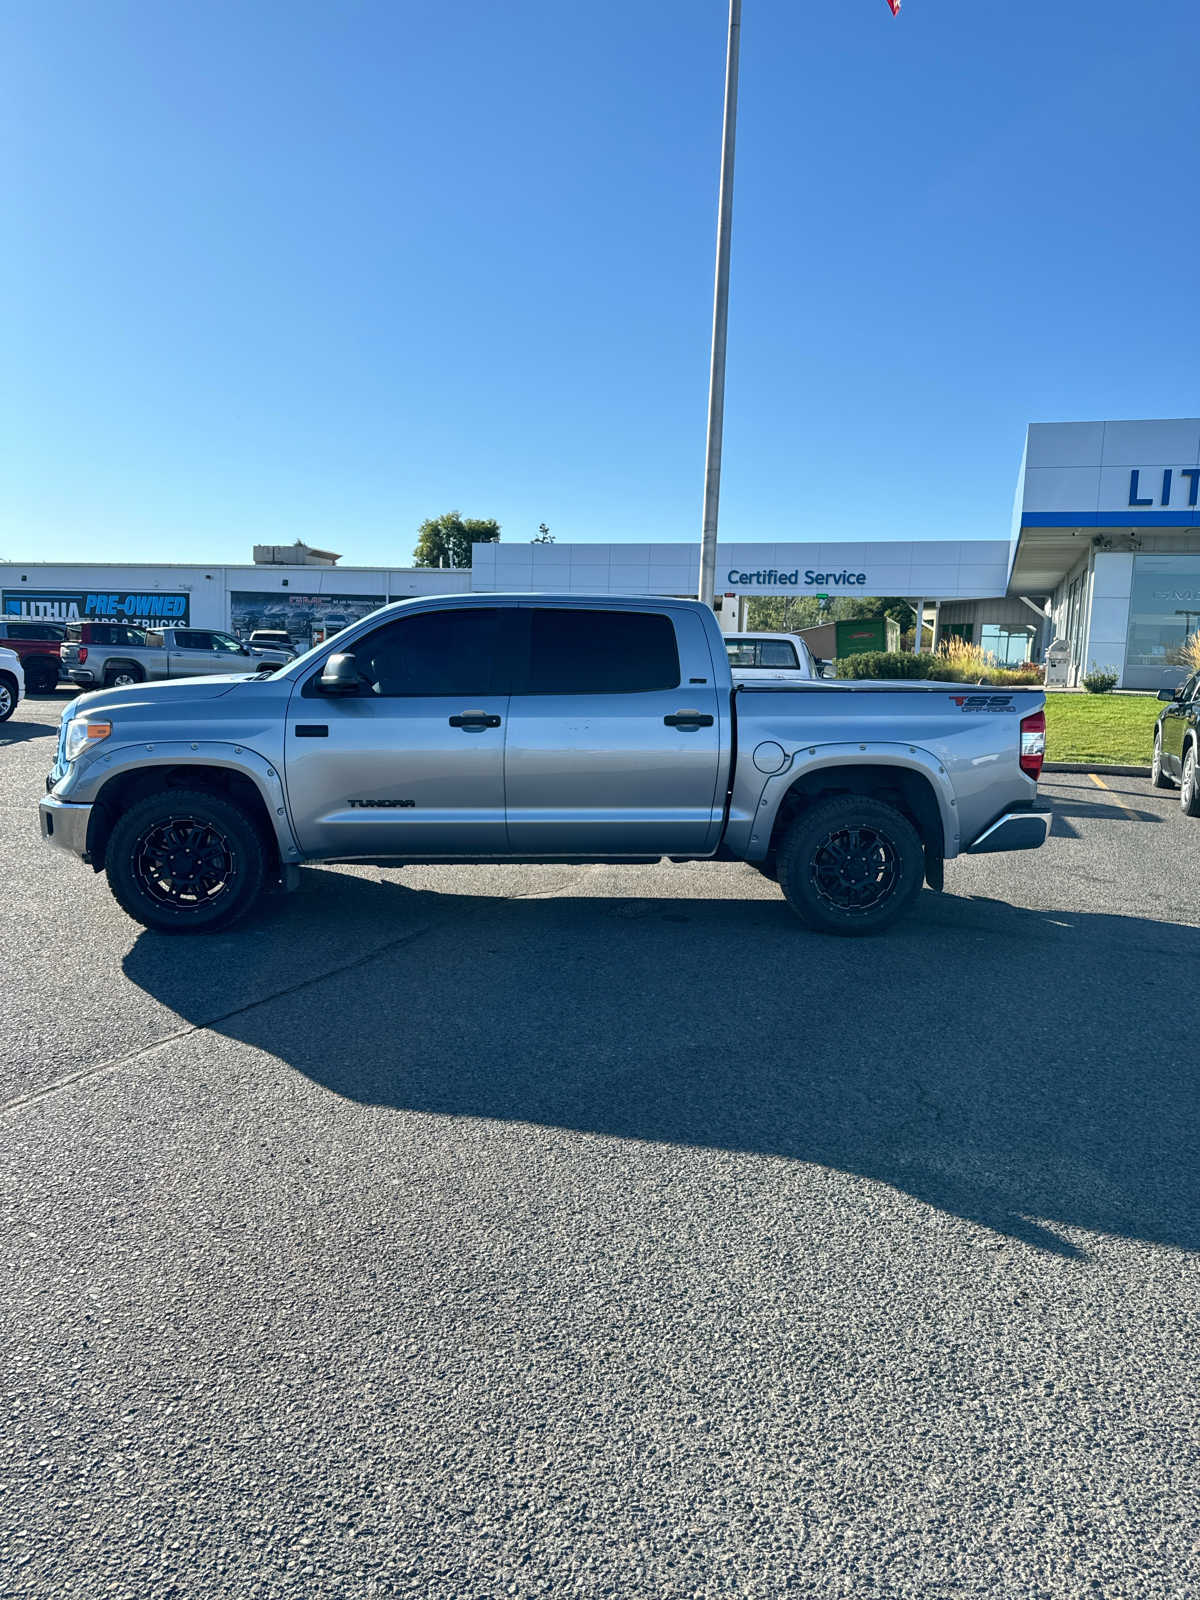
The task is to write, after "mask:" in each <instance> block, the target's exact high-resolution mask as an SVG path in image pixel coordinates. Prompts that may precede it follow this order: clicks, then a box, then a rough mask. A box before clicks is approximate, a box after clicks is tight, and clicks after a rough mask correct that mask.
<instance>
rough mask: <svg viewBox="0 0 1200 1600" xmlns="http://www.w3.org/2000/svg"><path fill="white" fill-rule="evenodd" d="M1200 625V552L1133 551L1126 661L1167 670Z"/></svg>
mask: <svg viewBox="0 0 1200 1600" xmlns="http://www.w3.org/2000/svg"><path fill="white" fill-rule="evenodd" d="M1198 631H1200V554H1197V555H1186V556H1135V557H1134V561H1133V587H1132V590H1131V593H1130V597H1129V646H1128V650H1127V651H1126V656H1125V664H1126V667H1127V668H1129V667H1141V668H1147V667H1148V668H1157V669H1159V670H1160V671H1164V672H1166V671H1169V669H1170V668H1171V667H1173V666H1174V665H1175V664H1176V663H1175V662H1174V660H1173V657H1174V656H1175V654H1176V652H1177V651H1178V650H1179V648H1180V646H1181V645H1182V644H1183V641H1184V640H1185V639H1186V638H1187V636H1188V634H1189V633H1196V632H1198Z"/></svg>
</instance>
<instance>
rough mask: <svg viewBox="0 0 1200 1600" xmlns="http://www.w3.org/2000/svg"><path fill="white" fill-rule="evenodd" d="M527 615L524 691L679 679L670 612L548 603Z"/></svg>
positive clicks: (662, 684) (607, 688)
mask: <svg viewBox="0 0 1200 1600" xmlns="http://www.w3.org/2000/svg"><path fill="white" fill-rule="evenodd" d="M529 615H530V636H529V685H528V693H530V694H645V693H649V692H652V691H654V690H656V689H674V688H677V687H678V685H679V652H678V650H677V649H676V646H675V627H674V624H673V623H672V622H671V619H670V617H666V616H662V615H661V614H659V613H655V612H653V611H599V610H595V611H593V610H589V609H587V608H586V607H581V608H580V609H579V610H575V611H558V610H555V609H554V608H553V607H551V606H545V607H542V606H538V607H535V608H534V609H533V610H531V612H530V614H529Z"/></svg>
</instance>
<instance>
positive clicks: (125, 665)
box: [102, 656, 146, 683]
mask: <svg viewBox="0 0 1200 1600" xmlns="http://www.w3.org/2000/svg"><path fill="white" fill-rule="evenodd" d="M123 671H129V672H132V673H133V674H134V676H135V677H136V678H137V681H138V682H139V683H144V682H145V681H146V669H145V667H143V666H142V664H141V662H140V661H129V660H126V659H125V657H124V656H106V657H105V658H104V667H103V669H102V672H103V677H104V681H105V682H106V683H107V682H108V680H109V678H111V677H112V676H113V675H114V673H117V672H123Z"/></svg>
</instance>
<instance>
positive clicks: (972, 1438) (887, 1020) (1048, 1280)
mask: <svg viewBox="0 0 1200 1600" xmlns="http://www.w3.org/2000/svg"><path fill="white" fill-rule="evenodd" d="M63 698H64V696H63V695H62V694H61V693H60V695H59V696H58V703H57V704H56V703H55V700H54V699H53V698H49V697H48V698H44V699H36V698H35V699H31V700H29V701H27V702H25V703H24V704H23V705H22V706H21V708H20V710H19V711H18V713H17V716H16V717H15V718H14V719H13V720H12V721H11V722H9V723H7V724H5V725H4V726H3V727H2V728H0V762H2V763H3V784H2V786H0V870H2V872H3V882H4V889H5V893H4V903H5V919H4V927H5V941H4V962H3V972H2V974H0V976H2V980H3V983H2V991H0V992H2V995H3V1000H2V1008H3V1009H2V1018H3V1027H2V1044H0V1060H2V1064H3V1068H2V1078H0V1099H2V1100H3V1103H4V1106H5V1112H4V1117H3V1122H2V1130H3V1131H2V1138H0V1151H2V1157H0V1159H2V1171H3V1212H2V1218H3V1226H2V1230H0V1237H2V1240H3V1251H4V1263H3V1273H4V1284H5V1291H4V1309H3V1314H2V1322H3V1374H4V1385H3V1387H4V1395H5V1415H6V1421H5V1424H4V1426H3V1428H2V1429H0V1489H2V1490H3V1493H2V1494H0V1551H3V1552H5V1555H4V1556H0V1570H2V1569H3V1566H4V1565H5V1564H7V1571H4V1572H3V1577H2V1579H0V1593H2V1594H3V1595H5V1596H13V1597H18V1596H19V1597H22V1600H24V1597H33V1596H37V1597H45V1596H59V1595H62V1596H67V1595H70V1596H73V1597H81V1600H87V1597H91V1596H98V1597H99V1596H102V1597H104V1600H109V1597H112V1600H117V1597H124V1596H128V1597H131V1600H132V1597H135V1596H136V1597H137V1600H148V1597H154V1600H158V1597H160V1596H180V1597H189V1600H190V1597H193V1596H195V1597H204V1600H208V1597H216V1596H220V1597H226V1596H228V1597H230V1600H233V1597H238V1600H242V1597H249V1596H264V1597H277V1596H278V1597H288V1600H291V1597H297V1600H299V1597H305V1600H307V1597H312V1596H338V1597H346V1600H358V1597H360V1596H361V1597H367V1596H418V1595H419V1596H431V1597H436V1600H484V1597H487V1600H490V1597H493V1596H497V1597H498V1596H510V1595H511V1596H519V1597H524V1596H534V1595H554V1596H588V1597H591V1596H613V1597H616V1596H620V1597H622V1600H634V1597H636V1600H643V1597H644V1600H683V1597H693V1596H704V1597H709V1596H735V1595H736V1596H750V1597H754V1600H768V1597H771V1600H773V1597H777V1596H780V1595H799V1596H806V1597H807V1596H820V1597H826V1596H831V1597H847V1600H849V1597H853V1600H909V1597H912V1600H917V1597H921V1600H967V1597H970V1600H979V1597H987V1600H993V1597H994V1600H1014V1597H1030V1600H1033V1597H1042V1596H1055V1597H1057V1596H1096V1595H1098V1596H1101V1597H1103V1600H1133V1597H1139V1600H1140V1597H1146V1600H1162V1597H1164V1596H1167V1597H1173V1596H1180V1597H1183V1596H1193V1595H1195V1594H1196V1593H1197V1592H1200V1552H1198V1544H1197V1541H1198V1537H1200V1509H1198V1502H1197V1497H1196V1483H1197V1481H1200V1448H1198V1447H1200V1413H1198V1410H1197V1403H1196V1395H1197V1393H1198V1392H1200V1358H1198V1355H1197V1350H1198V1340H1197V1316H1198V1313H1200V1274H1198V1272H1197V1251H1198V1250H1200V1183H1198V1173H1200V1134H1198V1131H1197V1129H1198V1122H1197V1112H1198V1110H1200V1094H1198V1092H1197V1074H1196V1010H1195V1005H1194V992H1195V987H1196V980H1197V977H1198V976H1200V935H1198V933H1197V923H1198V922H1200V916H1198V915H1197V901H1196V889H1195V886H1196V883H1197V881H1200V823H1198V822H1195V821H1188V820H1186V819H1185V818H1183V817H1182V816H1181V815H1180V813H1179V808H1178V804H1177V801H1176V798H1175V795H1174V794H1173V793H1162V794H1160V793H1155V792H1154V791H1152V790H1151V788H1150V786H1149V783H1148V782H1146V781H1145V780H1141V779H1131V778H1115V777H1110V778H1107V779H1105V780H1104V784H1105V785H1106V787H1102V786H1101V785H1100V784H1098V783H1096V782H1095V781H1094V780H1092V779H1091V778H1090V777H1089V776H1088V775H1086V774H1080V775H1062V776H1059V777H1051V778H1050V779H1048V780H1047V781H1046V782H1045V784H1044V791H1045V793H1046V794H1047V795H1048V796H1049V797H1050V798H1051V799H1052V800H1053V803H1054V809H1055V824H1054V829H1053V835H1052V838H1051V841H1050V843H1049V844H1048V846H1047V847H1046V848H1045V849H1044V850H1043V851H1041V852H1040V853H1032V854H1028V855H1019V856H1013V857H1005V856H996V857H991V858H980V859H977V860H969V861H963V862H959V863H955V864H953V865H952V866H951V867H950V868H949V869H948V873H947V880H948V881H947V889H948V892H947V893H946V894H945V895H943V896H936V895H933V894H931V893H928V892H927V893H926V894H924V896H923V897H922V900H921V902H920V905H919V908H918V911H917V914H916V915H915V916H914V917H913V918H911V919H910V920H908V921H907V922H905V923H904V924H902V925H901V926H900V927H899V928H898V929H897V930H896V931H894V932H893V933H891V934H889V935H886V936H884V937H883V938H881V939H877V940H873V941H868V942H855V941H838V940H832V939H827V938H822V937H819V936H816V935H812V934H809V933H806V932H805V931H803V930H802V929H801V928H800V926H799V924H798V923H797V922H796V921H795V919H794V918H793V916H792V914H791V912H790V911H789V910H788V909H787V907H786V906H785V904H784V901H783V899H782V896H781V895H780V894H779V892H778V890H777V889H776V887H775V886H774V885H773V884H771V883H769V882H767V881H766V880H764V879H763V878H762V877H761V876H760V875H759V874H757V873H756V872H754V871H753V870H752V869H750V868H749V867H746V866H743V865H704V864H692V865H684V866H671V865H669V864H665V863H664V864H662V865H660V866H658V867H654V868H629V869H623V868H616V867H590V868H571V867H538V868H531V867H512V868H504V867H496V868H489V869H467V868H453V869H450V868H445V869H443V868H432V867H423V868H413V869H409V870H405V871H399V872H385V871H381V870H379V869H376V868H365V867H364V868H345V867H340V868H329V869H306V870H305V871H304V872H303V874H302V879H303V882H302V887H301V889H300V891H299V892H298V893H295V894H293V895H290V896H284V895H279V896H273V897H271V898H270V899H269V900H267V901H266V902H265V904H264V907H263V909H262V910H261V911H260V912H259V913H258V914H257V915H256V916H255V917H254V918H253V920H251V921H249V922H247V923H246V924H244V925H242V926H241V927H239V928H238V929H237V930H235V931H233V932H231V933H229V934H224V935H218V936H215V937H212V938H207V939H190V940H188V939H183V940H180V939H175V940H172V939H168V938H164V937H162V936H159V935H155V934H151V933H147V932H144V931H142V930H140V929H139V928H138V927H137V926H136V925H135V924H133V923H132V922H130V921H129V920H128V919H127V918H126V917H125V916H124V915H123V914H122V913H121V912H120V911H119V910H118V909H117V907H116V905H115V904H114V902H113V901H112V899H111V897H110V896H109V894H108V891H107V888H106V885H105V882H104V879H103V878H100V877H95V876H94V875H93V874H92V873H91V872H90V871H89V870H88V869H86V868H85V867H84V866H83V865H82V864H81V863H79V862H77V861H75V860H73V859H70V858H68V857H67V856H66V855H64V854H63V853H61V852H57V851H53V850H51V849H50V848H49V847H48V846H43V845H42V843H41V842H40V840H39V838H38V834H37V799H38V796H39V794H40V793H41V792H42V790H43V782H44V775H45V773H46V771H47V769H48V767H49V765H50V762H51V756H52V743H53V738H54V735H55V733H56V731H57V712H58V709H59V707H60V706H61V703H62V699H63Z"/></svg>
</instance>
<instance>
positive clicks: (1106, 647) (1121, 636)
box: [1084, 551, 1133, 683]
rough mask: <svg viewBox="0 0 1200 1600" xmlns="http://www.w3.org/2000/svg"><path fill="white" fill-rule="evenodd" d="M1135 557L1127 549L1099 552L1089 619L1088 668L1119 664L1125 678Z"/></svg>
mask: <svg viewBox="0 0 1200 1600" xmlns="http://www.w3.org/2000/svg"><path fill="white" fill-rule="evenodd" d="M1132 586H1133V556H1132V554H1129V553H1128V552H1125V551H1118V552H1113V553H1110V554H1105V553H1101V552H1097V554H1096V557H1095V560H1094V563H1093V567H1092V606H1091V615H1090V617H1089V619H1088V632H1087V646H1086V648H1085V651H1084V671H1085V672H1086V671H1089V670H1090V669H1091V667H1092V666H1093V665H1095V666H1097V667H1100V668H1101V669H1103V668H1105V667H1115V668H1116V670H1117V672H1118V673H1119V674H1120V679H1119V681H1120V682H1121V683H1124V681H1125V646H1126V641H1127V637H1128V632H1129V595H1130V591H1131V589H1132Z"/></svg>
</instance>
